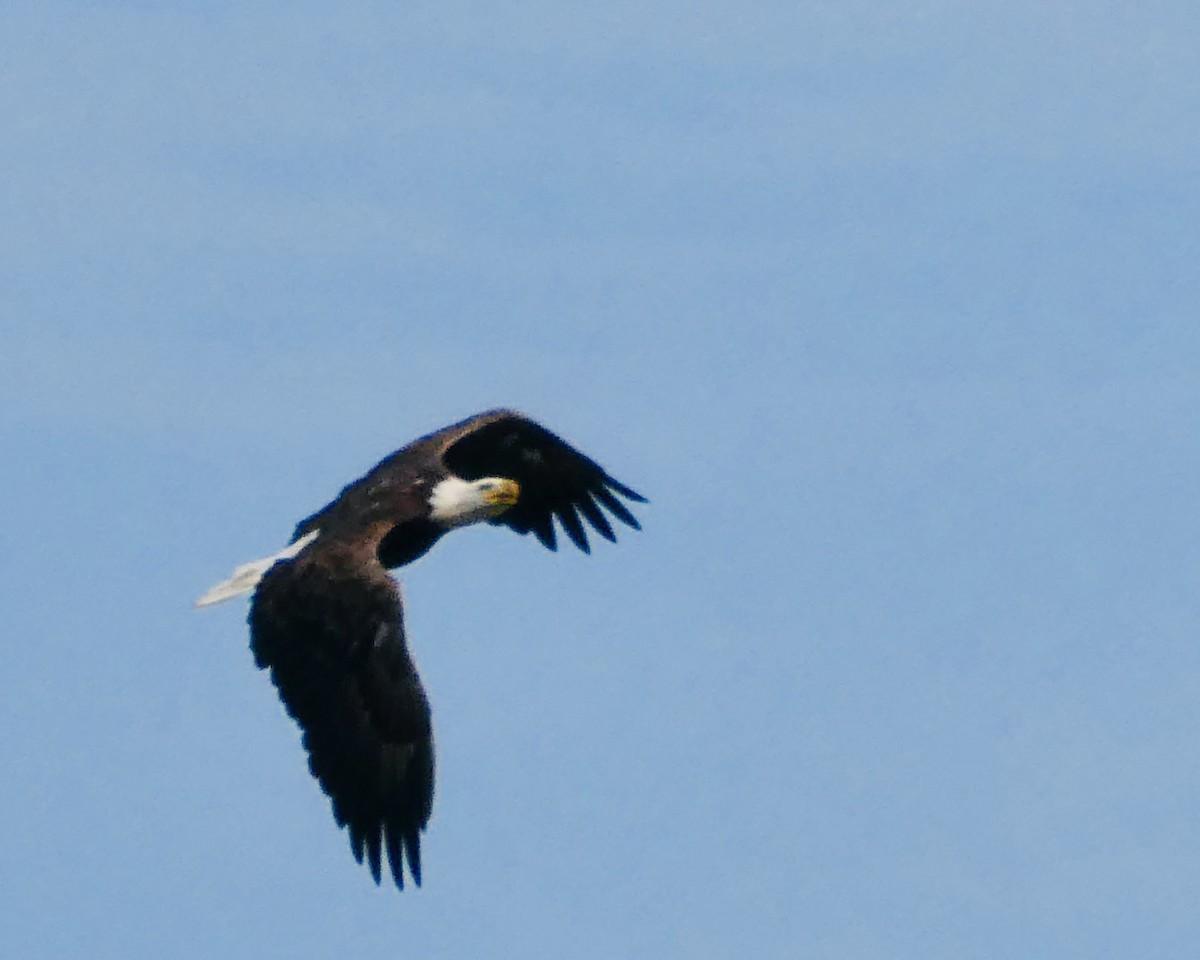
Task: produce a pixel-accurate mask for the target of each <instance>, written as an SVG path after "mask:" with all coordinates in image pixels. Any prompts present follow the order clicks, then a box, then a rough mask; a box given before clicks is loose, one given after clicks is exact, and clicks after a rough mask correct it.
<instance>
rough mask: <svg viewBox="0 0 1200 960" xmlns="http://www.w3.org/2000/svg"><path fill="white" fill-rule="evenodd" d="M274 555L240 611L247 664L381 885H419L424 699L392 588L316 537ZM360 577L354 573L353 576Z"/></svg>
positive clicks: (427, 736)
mask: <svg viewBox="0 0 1200 960" xmlns="http://www.w3.org/2000/svg"><path fill="white" fill-rule="evenodd" d="M319 544H321V541H320V540H318V541H317V543H316V544H314V546H313V547H312V548H309V549H307V550H305V551H304V553H302V554H301V555H300V556H299V557H298V558H297V559H296V560H288V561H281V562H279V563H277V564H275V566H274V567H272V568H271V569H270V570H269V571H268V572H267V574H266V575H265V576H264V577H263V579H262V582H261V583H260V584H259V587H258V590H257V591H256V593H255V595H254V601H253V604H252V605H251V608H250V647H251V650H253V652H254V660H255V663H257V664H258V666H259V667H260V668H264V669H270V671H271V679H272V681H273V682H274V683H275V686H276V688H277V689H278V690H279V696H280V698H281V699H282V700H283V703H284V706H285V707H286V708H287V711H288V713H289V714H290V715H291V716H292V718H293V719H294V720H295V721H296V722H297V723H298V724H299V725H300V729H301V730H302V731H303V733H304V736H303V743H304V748H305V750H307V751H308V758H309V759H308V766H309V769H310V770H311V771H312V773H313V776H315V777H316V778H317V780H318V781H319V782H320V784H321V788H322V789H323V790H324V791H325V793H326V794H328V796H329V798H330V800H331V801H332V806H333V816H334V819H336V820H337V822H338V826H343V827H346V829H347V830H348V831H349V834H350V849H351V850H352V851H353V853H354V857H355V859H356V860H358V862H359V863H362V861H363V857H364V855H365V856H366V859H367V863H368V865H369V866H370V869H371V875H372V876H373V877H374V878H375V882H376V883H379V882H380V874H381V863H382V860H383V851H384V850H386V851H387V860H388V862H389V864H390V865H391V872H392V877H393V879H394V880H395V882H396V886H397V887H399V888H401V889H403V888H404V863H405V861H407V863H408V871H409V873H410V874H411V876H412V879H413V880H414V881H415V882H416V883H417V885H418V886H419V885H420V883H421V838H420V834H421V831H422V830H424V829H425V825H426V823H428V822H429V814H430V810H431V809H432V805H433V735H432V730H431V727H430V720H429V702H428V701H427V700H426V698H425V691H424V690H423V689H422V687H421V681H420V678H419V677H418V676H417V672H416V668H415V666H414V665H413V662H412V659H411V658H410V657H409V654H408V649H407V647H406V646H405V642H404V625H403V620H402V616H403V611H402V605H401V601H400V594H399V590H398V588H397V587H396V585H395V583H394V582H393V581H392V580H391V578H390V577H388V576H387V574H386V573H385V572H384V570H383V568H382V567H380V566H379V565H378V564H374V565H373V566H372V567H370V568H368V569H367V570H365V571H364V570H363V569H362V568H357V569H356V572H357V575H355V573H354V572H350V571H346V572H341V573H338V572H336V571H337V568H335V567H333V566H326V565H325V564H323V563H322V562H321V558H322V557H321V550H320V549H317V546H318V545H319ZM364 574H365V575H364Z"/></svg>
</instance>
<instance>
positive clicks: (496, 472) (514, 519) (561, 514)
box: [442, 411, 646, 553]
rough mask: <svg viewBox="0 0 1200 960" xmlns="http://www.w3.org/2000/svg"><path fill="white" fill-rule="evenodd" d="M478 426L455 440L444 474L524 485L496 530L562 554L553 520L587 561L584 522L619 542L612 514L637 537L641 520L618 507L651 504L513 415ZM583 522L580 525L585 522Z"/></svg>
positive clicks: (497, 415) (498, 415)
mask: <svg viewBox="0 0 1200 960" xmlns="http://www.w3.org/2000/svg"><path fill="white" fill-rule="evenodd" d="M479 420H480V425H479V426H477V427H475V428H474V429H472V430H469V431H468V432H464V433H463V434H462V435H461V436H459V437H457V438H456V439H454V440H453V441H452V442H451V443H450V444H449V445H448V446H447V447H446V448H445V450H444V451H443V453H442V460H443V462H444V463H445V464H446V466H447V468H448V469H449V470H450V471H451V472H452V473H454V474H456V475H457V476H459V477H462V478H463V479H464V480H479V479H481V478H482V477H508V478H509V479H511V480H516V481H517V483H519V484H520V485H521V499H520V500H519V502H518V503H517V504H516V505H515V506H513V507H510V508H509V509H508V510H506V511H505V512H504V513H502V514H501V515H500V516H498V517H496V519H494V520H492V521H490V522H491V523H494V524H503V525H504V526H507V527H511V528H512V529H513V530H516V531H517V533H531V532H532V533H533V534H534V536H536V537H537V538H538V540H540V541H541V542H542V543H543V544H544V545H545V546H546V547H548V548H549V549H551V550H554V549H555V548H556V546H557V544H556V540H555V535H554V522H553V521H554V519H555V518H557V519H558V522H559V523H561V524H562V528H563V530H565V531H566V534H567V536H568V537H570V538H571V542H572V543H574V544H575V546H577V547H578V548H579V549H580V550H582V551H583V552H584V553H589V552H590V548H589V546H588V539H587V532H586V530H585V528H584V524H583V520H586V521H587V523H588V524H589V525H590V526H591V527H592V529H594V530H595V531H596V532H597V533H599V534H600V536H602V537H604V539H606V540H611V541H614V542H615V541H616V539H617V538H616V535H615V534H614V533H613V528H612V524H611V523H609V520H608V516H607V514H606V513H605V511H607V512H608V513H609V514H612V516H614V517H616V518H617V519H618V520H620V521H621V522H622V523H624V524H626V525H627V526H630V527H632V528H633V529H635V530H640V529H641V526H640V524H638V522H637V519H636V518H635V517H634V516H633V514H632V513H630V512H629V508H628V507H626V506H625V504H624V503H622V502H621V500H620V499H618V494H619V495H620V496H621V497H624V498H625V499H626V500H632V501H636V502H638V503H645V502H646V498H645V497H643V496H642V495H641V494H639V493H635V492H634V491H633V490H631V489H629V487H627V486H625V485H624V484H623V483H620V482H618V481H617V480H614V479H613V478H612V477H610V476H609V475H608V474H607V473H606V472H605V471H604V468H603V467H601V466H600V464H598V463H596V462H595V461H594V460H592V459H590V458H589V457H587V456H585V455H584V454H582V453H580V452H579V451H578V450H576V449H575V448H574V447H572V446H571V445H570V444H569V443H567V442H566V441H565V440H563V439H562V438H561V437H558V436H556V435H555V434H553V433H551V432H550V431H549V430H547V429H546V428H545V427H543V426H541V425H540V424H537V423H534V422H533V421H532V420H530V419H528V418H526V417H523V416H521V415H520V414H517V413H513V412H510V411H496V412H493V413H489V414H485V415H483V416H481V417H480V418H479ZM581 517H582V520H581V519H580V518H581Z"/></svg>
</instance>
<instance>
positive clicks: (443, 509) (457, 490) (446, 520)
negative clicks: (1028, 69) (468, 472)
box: [429, 477, 521, 527]
mask: <svg viewBox="0 0 1200 960" xmlns="http://www.w3.org/2000/svg"><path fill="white" fill-rule="evenodd" d="M520 495H521V487H520V484H518V483H517V482H516V481H515V480H509V479H507V478H505V477H484V478H483V479H482V480H461V479H459V478H458V477H447V478H446V479H445V480H442V481H440V482H439V483H437V484H435V485H434V487H433V490H432V491H431V492H430V494H429V508H430V509H429V518H430V519H431V520H433V521H434V522H435V523H438V524H440V525H441V526H443V527H465V526H466V525H467V524H469V523H478V522H479V521H480V520H490V519H491V518H492V517H497V516H499V515H500V514H502V513H503V512H504V511H505V510H507V509H508V508H509V507H511V506H512V505H513V504H515V503H516V502H517V498H518V497H520Z"/></svg>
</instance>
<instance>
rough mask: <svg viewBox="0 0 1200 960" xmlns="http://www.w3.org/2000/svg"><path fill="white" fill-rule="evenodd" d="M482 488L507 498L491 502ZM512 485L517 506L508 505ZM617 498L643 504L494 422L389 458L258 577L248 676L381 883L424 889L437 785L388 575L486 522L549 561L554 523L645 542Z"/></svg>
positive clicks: (561, 447) (534, 435) (543, 436)
mask: <svg viewBox="0 0 1200 960" xmlns="http://www.w3.org/2000/svg"><path fill="white" fill-rule="evenodd" d="M489 478H501V480H502V481H503V482H504V483H505V484H508V485H507V486H501V488H499V490H498V491H495V490H493V489H492V486H495V485H494V484H492V486H489V484H491V479H489ZM510 481H512V482H515V484H517V485H519V488H520V489H519V495H516V494H512V493H511V490H512V486H511V483H508V482H510ZM443 491H450V494H453V495H454V496H467V497H468V498H469V497H470V496H476V495H477V494H478V495H479V496H482V497H484V498H485V499H486V498H487V497H492V498H498V497H500V496H502V495H503V496H510V497H511V496H516V502H515V503H514V502H512V500H511V499H508V500H504V501H503V502H501V501H500V500H498V499H493V500H492V501H490V502H488V503H485V504H484V505H483V506H479V504H477V503H475V502H474V501H471V502H470V503H469V504H468V505H467V506H466V507H462V508H461V509H463V510H468V508H469V510H474V511H475V512H474V513H469V512H464V513H462V514H461V516H464V517H469V518H470V519H467V520H461V521H460V520H459V519H457V517H456V515H455V514H454V510H455V509H459V507H458V506H457V505H454V504H452V505H451V507H450V508H446V507H445V506H444V505H439V506H438V507H437V509H435V508H434V506H433V503H435V502H436V503H438V504H442V499H439V498H443ZM464 491H466V492H465V494H464ZM478 491H482V493H479V492H478ZM450 494H446V496H449V495H450ZM617 495H620V496H621V497H624V498H625V499H627V500H631V501H637V502H644V498H643V497H641V496H640V495H639V494H637V493H635V492H634V491H633V490H631V489H630V488H629V487H626V486H624V485H623V484H621V483H619V482H618V481H616V480H614V479H613V478H612V477H610V476H609V475H608V474H607V473H606V472H605V471H604V470H603V468H601V467H600V466H599V465H598V464H597V463H596V462H595V461H593V460H591V459H589V458H588V457H586V456H585V455H583V454H582V453H580V452H579V451H578V450H576V449H574V448H573V447H571V446H570V445H569V444H567V443H566V442H565V441H563V440H562V439H561V438H559V437H557V436H556V435H555V434H553V433H551V432H550V431H549V430H547V429H546V428H544V427H542V426H540V425H538V424H537V423H534V422H533V421H532V420H529V419H528V418H526V417H524V416H522V415H521V414H518V413H515V412H514V411H511V410H495V411H490V412H488V413H484V414H480V415H478V416H476V417H472V418H470V419H468V420H464V421H462V422H461V423H457V424H453V425H451V426H449V427H446V428H444V429H442V430H439V431H437V432H435V433H432V434H429V435H428V436H425V437H422V438H420V439H419V440H416V441H414V442H413V443H411V444H409V445H408V446H407V447H404V448H403V449H402V450H399V451H397V452H396V453H394V454H392V455H391V456H389V457H387V458H386V459H384V460H383V461H381V462H380V463H379V464H378V465H376V466H375V467H374V468H373V469H372V470H370V471H369V472H368V473H367V474H366V475H365V476H364V477H362V478H361V479H360V480H357V481H355V482H354V483H352V484H350V485H349V486H347V487H346V488H345V489H343V490H342V492H341V494H340V495H339V496H338V498H337V499H336V500H334V501H333V502H331V503H330V504H328V505H327V506H325V507H324V508H322V509H321V510H320V511H318V512H317V513H315V514H313V515H312V516H310V517H308V518H307V519H306V520H304V521H302V522H301V523H300V524H299V525H298V526H297V528H296V531H295V535H294V537H293V548H291V549H290V550H289V551H285V552H284V554H282V555H280V556H282V559H278V560H275V558H268V561H264V562H263V568H266V567H267V565H268V564H269V563H270V562H271V561H274V562H273V565H270V566H269V568H266V572H265V573H262V574H261V579H260V580H258V582H257V589H255V591H254V598H253V601H252V604H251V608H250V617H249V623H250V636H251V649H252V651H253V653H254V659H255V663H256V664H257V665H258V666H259V667H260V668H264V669H269V670H270V672H271V679H272V681H273V682H274V684H275V686H276V688H277V689H278V691H279V696H280V699H281V700H282V701H283V703H284V705H285V707H286V708H287V711H288V713H289V714H290V715H291V716H292V718H293V719H295V721H296V722H297V723H298V724H299V726H300V728H301V730H302V731H303V743H304V747H305V750H307V752H308V755H309V768H310V770H311V771H312V773H313V776H315V777H316V778H317V780H318V781H319V783H320V785H321V788H322V789H323V790H324V791H325V793H326V794H327V795H328V796H329V798H330V801H331V804H332V807H333V815H334V819H335V820H336V821H337V823H338V825H339V826H344V827H346V829H347V830H348V832H349V835H350V847H351V850H352V851H353V853H354V856H355V858H356V859H357V860H358V861H359V862H360V863H361V862H362V861H363V859H364V858H365V859H366V861H367V864H368V866H369V868H370V870H371V874H372V876H373V877H374V879H375V882H376V883H379V882H380V878H381V875H382V865H383V862H384V860H385V858H386V861H387V863H388V864H389V866H390V869H391V874H392V878H393V879H394V881H395V883H396V885H397V886H398V887H400V888H403V886H404V870H405V866H404V865H405V864H407V869H408V872H409V874H410V875H411V877H412V879H413V881H414V882H415V883H417V884H420V882H421V847H420V834H421V832H422V831H423V830H424V829H425V826H426V824H427V823H428V821H429V816H430V811H431V810H432V805H433V784H434V759H433V734H432V727H431V724H430V710H429V702H428V700H427V699H426V696H425V691H424V689H423V688H422V686H421V681H420V678H419V677H418V676H417V672H416V668H415V666H414V664H413V661H412V658H411V657H410V655H409V652H408V647H407V645H406V640H405V633H404V624H403V604H402V601H401V597H400V591H399V588H398V586H397V585H396V583H395V582H394V581H393V580H392V579H391V577H390V576H389V575H388V573H387V569H388V568H391V567H397V566H401V565H403V564H406V563H410V562H411V561H413V560H415V559H416V558H417V557H420V556H422V555H423V554H424V553H425V552H426V551H428V550H429V549H430V547H432V546H433V544H434V543H435V542H436V541H437V540H438V539H439V538H440V537H441V536H442V535H444V534H445V533H446V532H447V531H448V530H449V529H453V526H455V525H457V524H458V523H459V522H464V523H465V522H473V521H474V520H479V519H487V520H488V522H489V523H492V524H497V525H502V526H507V527H509V528H510V529H513V530H515V531H517V532H518V533H522V534H525V533H533V534H534V536H535V537H537V539H538V540H539V541H540V542H541V543H542V544H544V545H545V546H546V547H548V548H549V549H551V550H554V549H556V546H557V541H556V537H555V529H554V521H555V520H557V521H558V523H559V524H560V525H561V526H562V528H563V530H564V532H565V533H566V535H567V537H568V538H569V539H570V540H571V541H572V542H573V543H574V544H575V545H576V546H577V547H579V549H581V550H583V551H584V552H589V551H590V546H589V544H588V539H587V533H586V530H585V524H584V521H586V522H587V524H588V525H590V526H591V527H592V529H593V530H595V531H596V532H597V533H599V534H600V536H602V537H604V538H605V539H607V540H611V541H615V540H616V536H615V534H614V532H613V528H612V524H611V523H610V522H609V519H608V516H607V515H606V513H605V511H607V512H608V513H609V514H611V515H612V516H614V517H616V518H617V519H618V520H620V521H621V522H623V523H625V524H627V525H628V526H630V527H633V528H634V529H640V527H639V525H638V522H637V520H636V519H635V518H634V517H633V515H632V514H631V513H630V512H629V510H628V508H627V507H626V506H625V505H624V504H623V503H622V502H621V501H620V500H619V499H617ZM443 499H444V498H443ZM466 502H467V501H465V500H464V503H466ZM439 511H441V512H440V513H439ZM480 511H483V513H480ZM306 537H307V538H309V539H308V540H307V541H306V540H305V538H306ZM293 554H294V555H293ZM244 569H245V568H243V570H244ZM245 576H246V574H245V573H244V572H243V573H242V578H243V579H244V578H245ZM237 580H238V575H237V574H235V581H237ZM232 582H234V581H231V583H232ZM238 582H239V583H240V581H238ZM225 595H228V592H227V593H226V594H220V595H219V596H217V597H216V598H217V599H223V598H224V596H225ZM202 602H205V603H207V602H215V600H209V599H204V600H202Z"/></svg>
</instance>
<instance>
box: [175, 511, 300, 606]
mask: <svg viewBox="0 0 1200 960" xmlns="http://www.w3.org/2000/svg"><path fill="white" fill-rule="evenodd" d="M318 533H320V531H319V530H313V531H312V532H311V533H306V534H305V535H304V536H302V537H301V538H300V539H299V540H297V541H296V542H295V543H290V544H288V545H287V546H286V547H284V548H283V549H282V550H280V551H279V552H278V553H275V554H272V555H271V556H269V557H263V558H262V559H261V560H254V561H252V562H250V563H243V564H242V565H241V566H240V567H237V568H236V569H235V570H234V571H233V575H232V576H231V577H230V578H229V579H228V580H222V581H221V582H220V583H218V584H217V585H216V586H215V587H211V588H210V589H208V590H206V591H204V593H203V594H201V595H200V597H199V598H198V599H197V600H196V604H195V605H196V606H197V607H211V606H212V605H213V604H214V603H221V602H222V601H224V600H232V599H233V598H234V597H240V596H243V595H245V594H248V593H253V592H254V588H255V587H257V586H258V581H259V580H261V579H262V578H263V574H264V573H266V572H267V571H268V570H270V569H271V568H272V567H273V566H275V562H276V561H277V560H290V559H291V558H292V557H294V556H296V554H298V553H299V552H300V551H301V550H303V549H304V548H305V547H307V546H308V545H309V544H310V543H312V542H313V541H314V540H316V539H317V534H318Z"/></svg>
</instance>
